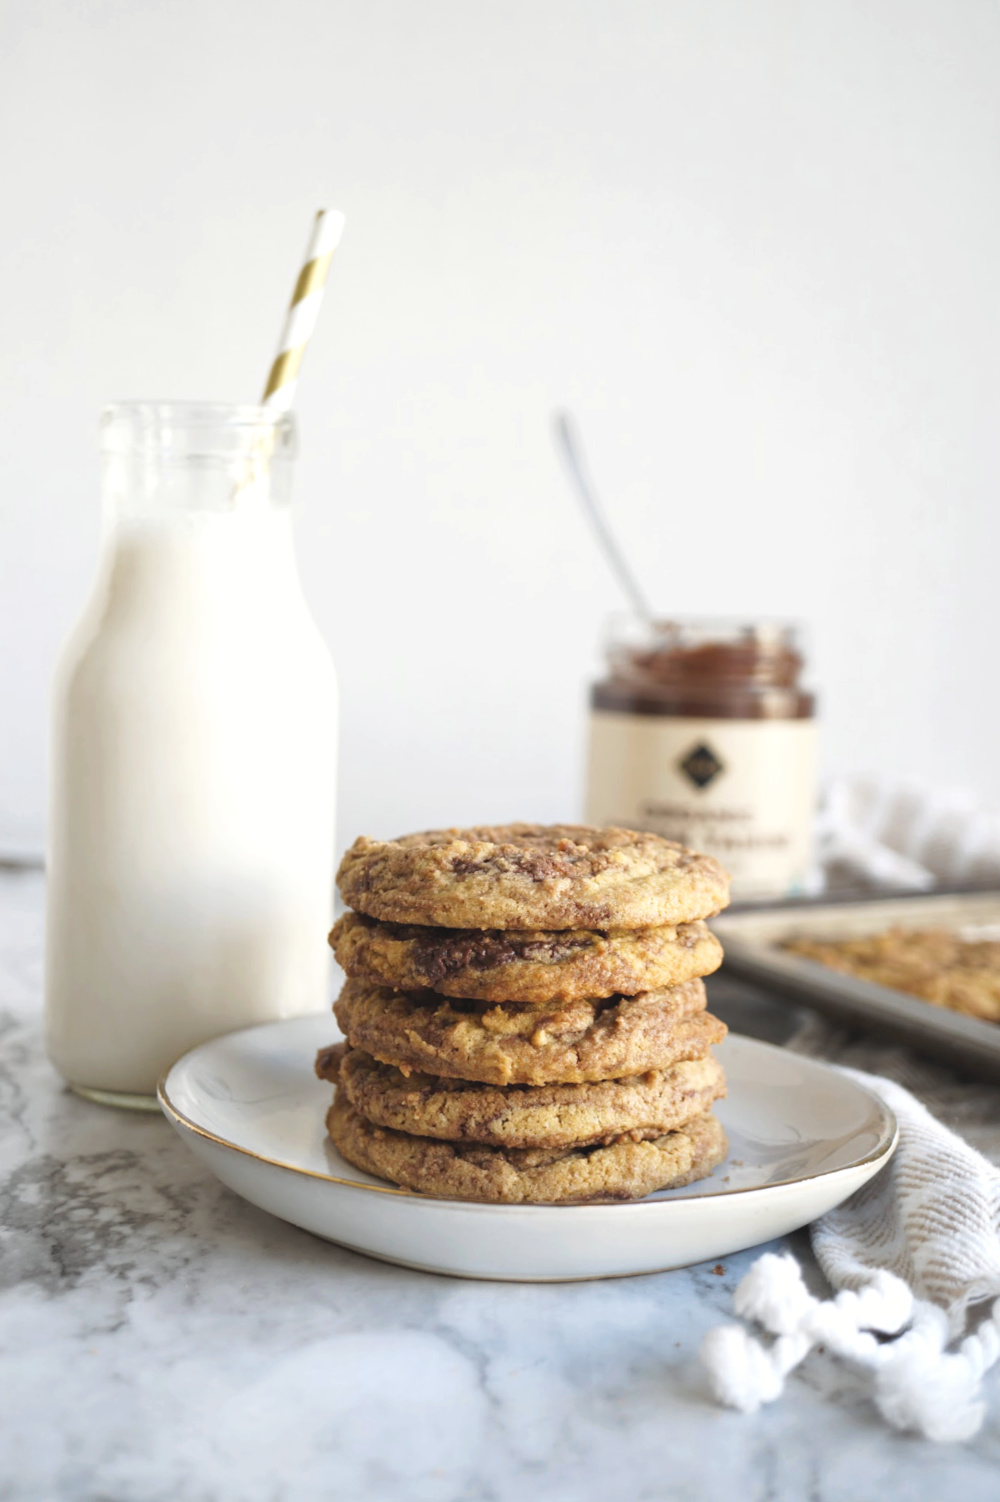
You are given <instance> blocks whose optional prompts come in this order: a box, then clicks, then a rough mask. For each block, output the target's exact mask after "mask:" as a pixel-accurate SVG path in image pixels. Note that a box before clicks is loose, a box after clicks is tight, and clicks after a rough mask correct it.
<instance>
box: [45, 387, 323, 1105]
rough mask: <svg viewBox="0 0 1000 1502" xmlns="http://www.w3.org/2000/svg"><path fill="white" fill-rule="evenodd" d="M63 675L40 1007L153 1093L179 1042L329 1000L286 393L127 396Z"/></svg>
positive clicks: (108, 1089)
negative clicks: (248, 402)
mask: <svg viewBox="0 0 1000 1502" xmlns="http://www.w3.org/2000/svg"><path fill="white" fill-rule="evenodd" d="M101 451H102V461H103V495H104V511H105V536H104V544H103V551H102V556H101V561H100V565H99V570H98V576H97V581H96V585H95V588H94V592H93V595H92V597H91V599H90V601H89V603H88V605H87V606H86V608H85V610H84V612H83V615H82V617H81V619H80V621H79V623H78V624H77V626H76V628H75V630H74V631H73V632H72V634H71V635H70V638H69V640H68V642H67V643H66V646H65V647H64V649H63V653H62V657H61V660H60V663H59V666H58V669H57V673H56V683H55V703H54V715H53V738H52V783H51V800H50V818H49V829H50V834H49V856H48V873H49V874H48V883H49V885H48V930H47V954H46V1028H47V1046H48V1052H49V1057H50V1058H51V1060H52V1062H53V1063H54V1064H55V1066H56V1068H57V1069H58V1070H59V1071H60V1072H61V1073H62V1074H63V1075H64V1076H65V1078H66V1080H67V1081H68V1082H69V1083H70V1085H71V1086H72V1087H73V1089H74V1090H76V1091H77V1092H78V1093H79V1094H81V1095H86V1096H89V1097H91V1098H93V1099H98V1100H102V1101H107V1102H110V1103H114V1104H120V1105H137V1106H141V1105H145V1104H151V1103H152V1096H153V1093H154V1091H155V1087H156V1082H157V1079H158V1077H159V1075H160V1074H161V1073H162V1072H163V1071H164V1070H165V1069H166V1068H167V1067H168V1066H169V1065H170V1064H171V1063H173V1061H174V1060H175V1059H176V1058H178V1056H179V1055H180V1054H182V1053H183V1052H184V1051H185V1050H186V1049H188V1048H191V1047H193V1046H194V1045H195V1044H197V1043H200V1042H202V1041H203V1040H205V1039H207V1038H211V1037H214V1036H216V1035H217V1034H219V1033H223V1032H227V1031H229V1030H230V1029H232V1028H238V1027H244V1026H247V1025H249V1024H251V1023H255V1022H265V1021H269V1020H271V1019H274V1018H281V1017H291V1016H296V1015H298V1014H299V1013H303V1012H311V1011H317V1010H320V1009H321V1008H323V1007H325V1006H326V1005H328V996H327V984H328V954H329V951H328V948H327V944H326V934H327V930H328V928H329V925H330V920H331V909H332V901H333V820H334V787H335V770H336V760H335V759H336V731H337V697H336V679H335V677H334V671H333V665H332V663H331V661H330V657H329V654H328V652H327V649H326V646H325V645H324V643H323V640H322V638H321V637H320V634H319V631H318V630H317V628H316V626H315V624H314V622H313V620H312V618H311V616H310V614H309V611H308V609H307V607H306V603H305V599H304V597H303V594H302V589H301V586H300V583H299V577H298V571H297V568H296V562H295V553H294V546H293V539H292V530H291V519H290V513H289V501H290V493H291V481H292V467H293V460H294V453H295V431H294V424H293V421H292V419H291V417H289V416H288V415H287V414H275V413H272V412H269V411H267V410H265V409H263V408H260V407H230V406H222V405H209V404H181V403H178V404H167V403H125V404H122V405H120V406H114V407H110V408H108V409H106V411H105V412H104V414H103V417H102V422H101Z"/></svg>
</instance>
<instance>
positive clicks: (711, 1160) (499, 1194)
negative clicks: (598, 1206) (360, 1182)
mask: <svg viewBox="0 0 1000 1502" xmlns="http://www.w3.org/2000/svg"><path fill="white" fill-rule="evenodd" d="M326 1124H327V1130H328V1131H329V1133H330V1136H331V1137H332V1138H333V1141H334V1144H335V1146H336V1147H337V1149H338V1151H339V1152H340V1153H341V1154H342V1155H343V1156H344V1157H345V1158H346V1159H347V1161H348V1162H349V1163H353V1164H354V1165H355V1167H356V1168H361V1169H363V1170H364V1171H365V1172H366V1173H371V1174H374V1175H375V1176H376V1177H377V1178H381V1179H389V1180H390V1181H391V1182H392V1183H395V1184H401V1185H403V1186H404V1187H405V1188H407V1189H415V1190H418V1191H419V1192H420V1193H422V1194H430V1195H434V1196H436V1197H438V1198H443V1199H458V1200H479V1201H482V1202H485V1203H488V1204H501V1205H531V1204H536V1205H555V1204H585V1203H588V1202H593V1201H595V1200H596V1201H607V1200H637V1199H642V1198H643V1197H644V1196H645V1195H647V1194H652V1193H653V1192H654V1191H655V1190H657V1189H674V1188H677V1187H678V1186H679V1185H682V1184H690V1183H692V1182H693V1181H694V1180H695V1179H702V1178H705V1177H706V1175H707V1174H710V1173H711V1171H712V1169H713V1168H715V1167H716V1166H717V1165H718V1164H719V1163H721V1162H722V1160H723V1158H724V1157H725V1155H726V1149H727V1144H726V1136H725V1133H724V1132H723V1130H722V1127H721V1126H720V1125H719V1123H718V1121H716V1119H715V1117H714V1116H712V1115H711V1114H707V1115H704V1116H696V1117H694V1118H693V1120H691V1121H689V1122H688V1123H687V1124H686V1125H685V1126H684V1127H682V1128H681V1129H680V1130H679V1131H676V1132H667V1133H666V1134H665V1135H663V1136H661V1137H652V1138H648V1139H645V1140H641V1141H636V1140H635V1139H634V1138H632V1137H619V1138H616V1139H615V1140H614V1141H613V1142H610V1143H607V1144H599V1145H596V1146H591V1147H573V1148H569V1149H555V1150H552V1149H546V1148H508V1147H487V1146H485V1145H484V1144H482V1143H478V1142H462V1143H456V1142H440V1141H436V1140H435V1139H434V1138H432V1137H413V1136H410V1135H409V1133H407V1132H395V1131H392V1130H390V1129H389V1128H387V1127H380V1126H373V1125H372V1124H371V1122H368V1121H366V1120H365V1119H364V1117H363V1116H360V1115H359V1114H358V1112H357V1111H356V1110H355V1109H354V1107H353V1106H352V1105H351V1103H350V1101H349V1100H348V1099H347V1096H346V1095H345V1094H344V1092H343V1091H342V1090H338V1091H337V1094H336V1096H335V1098H334V1102H333V1105H332V1106H331V1107H330V1110H329V1112H328V1114H327V1118H326Z"/></svg>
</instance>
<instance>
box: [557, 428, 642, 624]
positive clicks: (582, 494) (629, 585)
mask: <svg viewBox="0 0 1000 1502" xmlns="http://www.w3.org/2000/svg"><path fill="white" fill-rule="evenodd" d="M552 421H553V427H554V429H555V436H556V442H557V444H558V445H559V448H560V450H561V451H562V456H563V459H564V460H565V463H566V468H567V470H568V472H569V477H570V479H571V481H572V482H573V488H574V489H575V491H576V493H577V497H578V498H579V500H580V503H581V505H582V506H583V509H584V512H585V513H586V516H587V519H588V520H589V522H590V525H591V526H592V527H593V529H594V532H595V534H596V537H597V541H598V545H599V546H600V549H601V552H602V553H603V554H604V557H605V558H606V560H607V562H608V564H609V566H610V568H611V571H612V573H613V574H614V575H615V577H616V578H617V580H618V583H619V584H620V585H621V588H622V590H623V592H624V593H625V595H626V596H627V597H628V600H629V602H630V604H631V606H632V609H633V610H634V611H635V613H636V615H638V616H640V617H641V619H642V620H643V621H645V622H646V623H647V625H651V624H652V621H653V612H652V610H650V608H649V602H648V600H647V599H646V596H645V595H644V594H643V592H642V590H641V589H640V588H639V583H638V580H637V579H636V577H635V575H634V574H633V572H632V570H631V568H630V567H629V565H628V563H627V562H626V561H625V555H624V554H623V553H622V551H621V548H619V546H618V543H617V542H616V540H615V538H614V535H613V534H612V531H611V528H610V527H609V526H608V524H607V521H606V520H605V517H604V510H603V508H602V506H601V503H600V501H599V500H598V497H597V491H596V490H595V489H594V485H593V481H592V480H591V478H590V473H589V471H588V469H587V461H586V459H585V458H584V455H583V445H582V443H581V442H580V435H579V432H578V430H577V426H576V423H575V422H574V420H573V417H572V416H571V414H570V413H569V412H556V413H555V414H554V415H553V419H552Z"/></svg>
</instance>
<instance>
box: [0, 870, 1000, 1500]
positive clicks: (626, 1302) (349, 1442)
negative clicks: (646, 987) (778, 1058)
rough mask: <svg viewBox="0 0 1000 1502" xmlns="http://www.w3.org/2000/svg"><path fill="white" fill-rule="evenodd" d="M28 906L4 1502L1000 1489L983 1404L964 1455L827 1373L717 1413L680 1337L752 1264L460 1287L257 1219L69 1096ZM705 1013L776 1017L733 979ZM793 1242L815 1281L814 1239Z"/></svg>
mask: <svg viewBox="0 0 1000 1502" xmlns="http://www.w3.org/2000/svg"><path fill="white" fill-rule="evenodd" d="M42 909H43V882H42V879H41V877H40V875H39V874H38V873H5V874H3V875H2V876H0V1035H2V1049H0V1124H2V1125H0V1238H2V1239H0V1394H2V1398H0V1497H3V1498H4V1499H7V1502H21V1499H29V1498H30V1499H35V1498H38V1499H45V1502H49V1499H53V1502H78V1499H79V1502H84V1499H86V1502H179V1499H183V1502H283V1499H285V1498H294V1499H295V1502H313V1499H316V1502H320V1499H322V1502H326V1499H329V1498H334V1497H336V1498H337V1499H340V1502H365V1499H368V1498H373V1499H374V1498H378V1499H379V1502H397V1499H399V1502H459V1499H462V1502H466V1499H467V1502H514V1499H518V1502H520V1499H524V1498H530V1499H532V1502H589V1499H591V1498H593V1499H602V1502H605V1499H608V1502H617V1499H630V1502H639V1499H660V1498H665V1499H666V1498H670V1499H674V1498H677V1499H685V1502H686V1499H698V1502H716V1499H718V1502H733V1499H736V1498H738V1499H740V1502H804V1499H809V1502H868V1499H872V1502H874V1499H876V1498H877V1499H879V1502H883V1499H884V1498H886V1497H888V1496H890V1495H891V1496H892V1497H893V1499H894V1502H900V1499H908V1498H916V1499H927V1502H944V1499H951V1498H953V1497H956V1498H957V1497H961V1498H962V1502H987V1499H989V1502H995V1499H996V1497H997V1496H998V1494H1000V1470H998V1464H1000V1421H998V1417H997V1412H996V1407H997V1405H996V1403H995V1402H994V1405H993V1412H992V1413H991V1417H990V1419H989V1420H988V1422H987V1425H986V1427H985V1429H984V1431H983V1432H982V1434H981V1435H980V1436H979V1438H978V1439H977V1440H976V1441H975V1442H974V1443H973V1444H971V1445H969V1446H962V1447H942V1446H935V1445H933V1444H931V1443H929V1442H926V1441H918V1440H914V1439H909V1438H906V1437H901V1436H898V1435H894V1434H890V1433H889V1432H888V1431H887V1430H886V1429H885V1428H884V1427H883V1425H882V1424H881V1422H880V1421H879V1420H878V1418H877V1416H876V1414H875V1412H874V1410H873V1408H872V1406H871V1404H870V1403H869V1401H868V1399H867V1397H866V1394H865V1389H864V1387H863V1385H862V1384H861V1382H860V1381H859V1380H857V1379H855V1378H854V1377H852V1376H851V1375H850V1374H849V1373H847V1372H845V1371H844V1370H843V1369H840V1368H835V1367H833V1366H831V1365H830V1364H829V1363H827V1362H826V1361H825V1360H824V1359H823V1358H822V1357H820V1356H815V1357H812V1358H810V1360H809V1361H807V1363H806V1364H805V1366H804V1367H803V1368H802V1369H801V1371H800V1372H799V1373H798V1374H796V1375H795V1376H794V1377H793V1378H792V1380H791V1382H790V1385H789V1389H788V1391H787V1393H786V1395H785V1397H784V1398H783V1399H782V1400H780V1401H779V1402H778V1403H777V1404H775V1405H773V1406H772V1407H770V1408H768V1409H765V1410H763V1411H762V1412H761V1413H759V1414H757V1415H755V1416H753V1417H744V1416H741V1415H738V1414H734V1413H729V1412H725V1411H722V1410H720V1409H718V1408H716V1407H715V1406H714V1405H713V1403H712V1402H711V1400H710V1398H709V1396H708V1394H707V1391H706V1388H705V1384H704V1381H703V1378H702V1375H701V1371H700V1368H699V1366H698V1362H697V1351H698V1346H699V1343H700V1340H701V1338H702V1336H703V1334H704V1332H705V1331H706V1330H707V1329H708V1328H709V1327H710V1326H712V1325H714V1324H716V1323H718V1322H719V1321H720V1320H722V1319H725V1318H727V1317H729V1315H730V1303H731V1296H732V1290H733V1288H734V1287H735V1285H736V1283H737V1282H738V1281H739V1279H740V1278H741V1277H742V1275H743V1273H744V1272H745V1271H746V1269H747V1267H748V1266H749V1265H750V1263H751V1261H752V1260H753V1258H754V1257H755V1256H756V1255H757V1253H756V1252H748V1253H743V1254H741V1255H739V1256H736V1257H731V1258H728V1259H727V1260H726V1262H725V1265H724V1268H723V1270H722V1271H721V1272H720V1271H718V1269H717V1268H714V1267H712V1266H707V1265H706V1266H700V1267H693V1268H689V1269H686V1270H684V1271H681V1272H671V1273H660V1274H655V1275H651V1276H648V1277H638V1278H630V1279H622V1280H617V1281H607V1282H596V1283H575V1284H562V1285H552V1284H549V1285H521V1284H501V1283H474V1282H463V1281H460V1280H453V1279H449V1278H443V1277H435V1276H431V1275H429V1274H424V1273H417V1272H410V1271H406V1270H404V1269H402V1268H396V1267H389V1266H385V1265H382V1264H380V1263H377V1262H374V1261H370V1260H368V1259H366V1258H365V1257H362V1256H359V1255H356V1254H355V1253H352V1252H348V1251H344V1250H341V1249H340V1248H339V1247H336V1246H332V1245H329V1244H327V1243H325V1242H323V1241H320V1240H318V1239H316V1238H315V1237H312V1236H310V1235H308V1234H307V1233H305V1232H303V1231H299V1230H296V1229H294V1228H293V1227H292V1226H289V1225H285V1224H284V1223H283V1222H281V1221H278V1220H274V1219H272V1218H271V1217H270V1216H268V1215H266V1214H264V1213H263V1212H262V1211H260V1210H256V1209H254V1208H253V1207H252V1206H251V1205H248V1204H245V1203H244V1202H243V1201H242V1200H240V1199H238V1198H237V1197H236V1196H235V1195H234V1194H232V1193H230V1191H229V1190H227V1189H224V1188H223V1187H222V1185H221V1184H219V1183H218V1182H216V1180H214V1179H213V1178H212V1177H211V1176H210V1175H209V1173H208V1171H207V1169H205V1168H203V1167H202V1166H201V1165H200V1164H199V1163H198V1162H197V1161H196V1160H195V1159H194V1158H193V1157H192V1156H191V1154H190V1153H189V1152H188V1151H187V1149H186V1148H185V1147H184V1145H183V1144H182V1143H181V1141H180V1140H179V1139H178V1138H177V1137H176V1136H175V1135H174V1133H173V1132H172V1130H171V1129H170V1127H169V1126H168V1125H167V1123H166V1122H165V1121H162V1120H160V1119H159V1118H157V1117H154V1116H144V1115H133V1114H131V1113H119V1112H116V1111H113V1110H107V1109H104V1108H102V1107H99V1106H93V1105H89V1104H87V1103H85V1102H84V1101H81V1100H78V1099H77V1098H76V1097H75V1096H73V1095H71V1094H69V1093H68V1092H67V1091H66V1090H65V1089H64V1088H63V1086H62V1085H61V1083H60V1081H59V1079H58V1077H57V1076H56V1075H55V1073H54V1072H53V1071H52V1069H51V1068H50V1066H49V1065H48V1063H47V1062H46V1060H45V1057H44V1054H43V1051H42V1047H41V1041H40V1031H41V1029H40V1022H41V933H42ZM723 1003H725V1004H724V1005H723ZM714 1004H715V1005H716V1006H717V1007H718V1009H719V1010H721V1011H723V1013H724V1015H725V1014H726V1013H727V1010H728V1012H729V1016H730V1020H731V1021H735V1022H736V1024H737V1025H738V1026H739V1025H741V1023H742V1025H743V1026H744V1028H745V1029H746V1030H750V1029H751V1028H752V1029H753V1030H755V1031H762V1032H766V1031H768V1029H772V1030H773V1029H774V1028H775V1027H777V1028H779V1029H780V1027H781V1021H780V1015H781V1014H780V1013H778V1012H777V1011H769V1008H768V1005H767V1004H766V1003H765V1002H757V1003H753V1002H751V1001H750V1000H748V999H747V998H746V997H745V996H744V997H742V998H741V997H740V996H739V994H737V993H736V992H735V991H733V992H732V994H727V993H725V992H724V991H722V992H719V993H718V996H717V1000H716V1001H715V1003H714ZM776 1018H777V1019H778V1020H777V1021H775V1019H776ZM790 1241H791V1244H792V1245H793V1247H794V1250H795V1251H796V1253H797V1254H798V1255H799V1256H800V1257H801V1258H802V1259H803V1260H804V1261H805V1262H806V1263H807V1266H808V1268H809V1269H810V1272H811V1276H812V1277H814V1278H815V1279H816V1283H817V1287H818V1286H819V1285H820V1280H819V1275H818V1272H817V1271H816V1269H815V1264H813V1263H812V1261H811V1258H810V1256H809V1252H808V1244H807V1241H806V1239H805V1236H804V1235H801V1236H797V1237H793V1238H791V1239H790Z"/></svg>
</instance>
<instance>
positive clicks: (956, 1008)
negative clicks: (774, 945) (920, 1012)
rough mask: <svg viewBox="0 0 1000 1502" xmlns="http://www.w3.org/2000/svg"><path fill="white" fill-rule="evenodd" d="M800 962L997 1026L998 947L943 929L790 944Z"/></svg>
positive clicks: (895, 930) (998, 944)
mask: <svg viewBox="0 0 1000 1502" xmlns="http://www.w3.org/2000/svg"><path fill="white" fill-rule="evenodd" d="M785 948H786V949H790V950H791V951H792V952H793V953H794V954H799V955H801V956H802V957H803V959H807V960H816V961H817V962H818V963H819V964H821V965H829V966H830V967H831V969H833V970H842V971H844V972H846V974H848V975H856V976H857V977H858V978H859V980H870V981H875V982H876V984H877V985H880V986H891V987H892V989H893V990H894V991H906V992H908V993H909V994H910V995H911V996H919V997H920V999H921V1000H922V1001H929V1002H931V1003H932V1004H933V1005H934V1006H937V1007H947V1008H948V1010H949V1011H952V1012H963V1013H964V1014H965V1015H966V1016H967V1017H982V1018H984V1019H985V1021H987V1022H1000V942H998V941H997V940H996V939H973V938H964V937H963V936H962V935H961V934H960V933H953V932H951V931H950V930H949V929H943V928H926V929H914V928H890V929H886V930H884V931H883V932H882V933H877V934H865V935H863V936H862V937H861V938H857V939H833V940H830V939H826V940H824V939H789V940H788V941H787V943H786V944H785Z"/></svg>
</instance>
